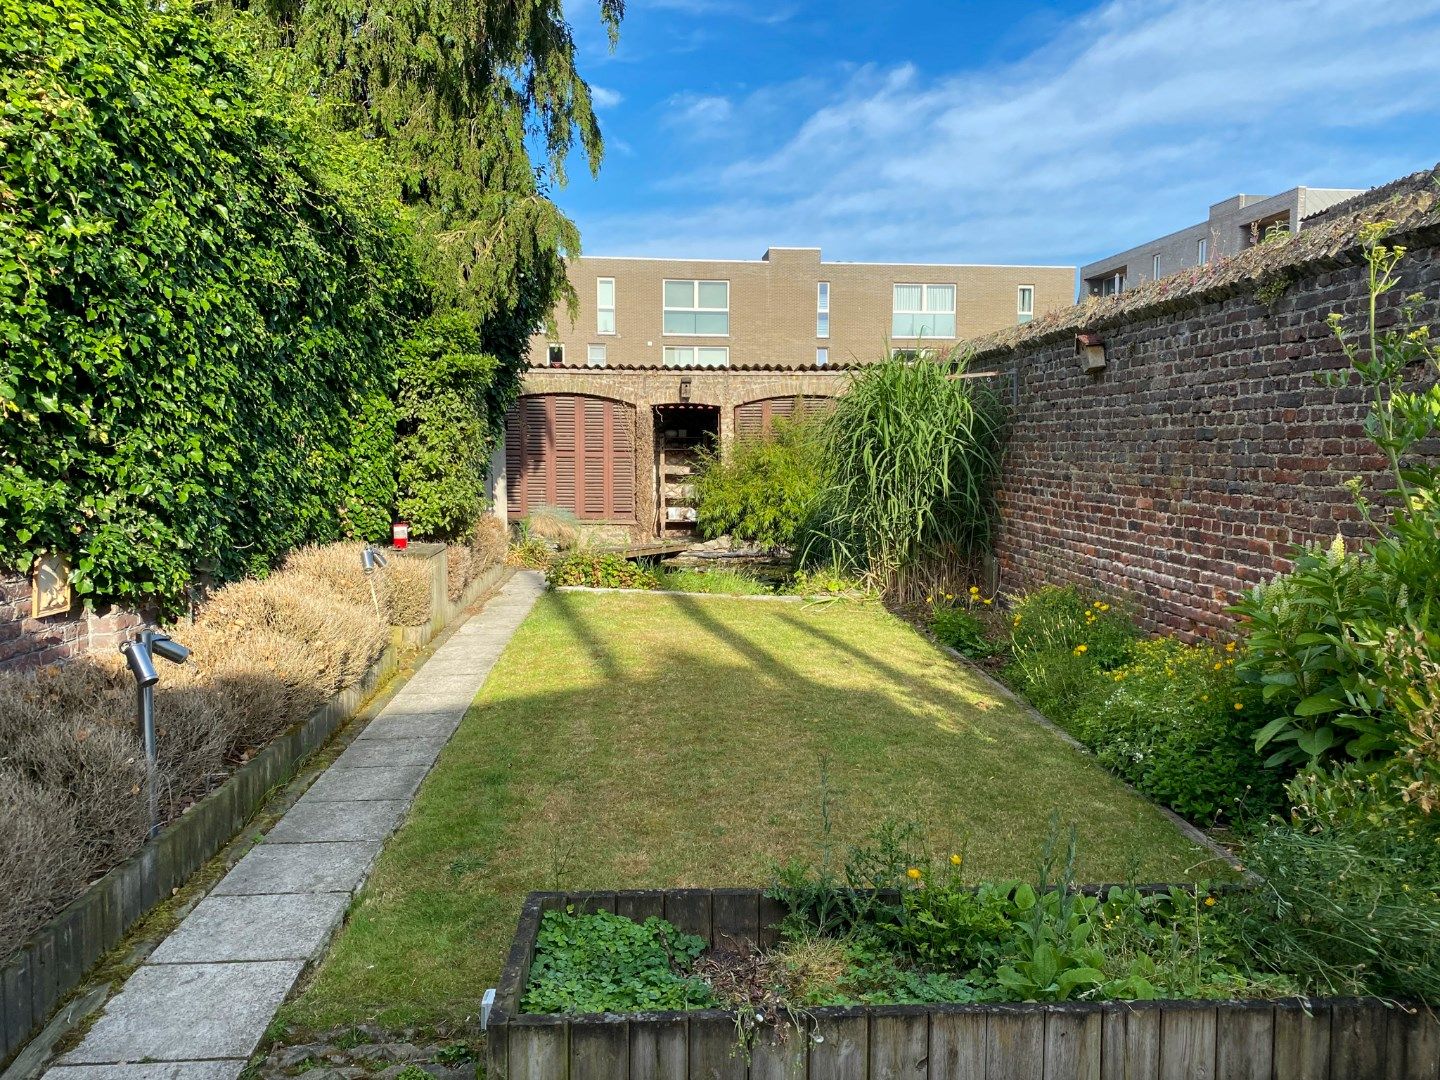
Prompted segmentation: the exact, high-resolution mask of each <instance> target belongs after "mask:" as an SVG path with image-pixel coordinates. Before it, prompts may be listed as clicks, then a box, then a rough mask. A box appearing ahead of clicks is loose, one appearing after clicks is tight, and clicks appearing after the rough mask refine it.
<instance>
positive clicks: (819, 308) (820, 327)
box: [815, 281, 830, 338]
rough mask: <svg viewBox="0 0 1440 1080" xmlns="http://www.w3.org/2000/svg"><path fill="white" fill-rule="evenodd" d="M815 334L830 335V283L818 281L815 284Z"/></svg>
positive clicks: (822, 336)
mask: <svg viewBox="0 0 1440 1080" xmlns="http://www.w3.org/2000/svg"><path fill="white" fill-rule="evenodd" d="M815 336H816V337H817V338H828V337H829V336H830V283H829V282H828V281H821V282H818V283H817V284H816V286H815Z"/></svg>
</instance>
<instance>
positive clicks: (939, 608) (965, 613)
mask: <svg viewBox="0 0 1440 1080" xmlns="http://www.w3.org/2000/svg"><path fill="white" fill-rule="evenodd" d="M925 599H926V601H927V603H928V604H929V606H930V617H929V623H930V632H931V633H933V634H934V635H935V637H936V638H937V639H938V640H939V641H940V643H941V644H943V645H948V646H950V648H952V649H955V650H956V651H957V652H960V653H963V654H964V655H966V656H968V657H970V658H971V659H972V660H983V659H984V658H985V657H987V656H994V655H996V654H997V653H999V652H1002V651H1004V650H1003V648H1002V646H1001V645H1000V644H999V642H997V641H995V640H994V639H992V637H991V636H990V629H989V627H987V626H986V624H985V622H984V621H983V620H982V619H981V615H980V613H981V612H983V611H984V610H985V609H986V608H989V607H990V606H991V604H992V598H991V597H988V596H982V595H981V594H980V587H979V586H978V585H971V586H970V588H969V590H968V591H967V592H966V593H965V594H964V595H963V596H962V597H961V599H960V600H958V601H957V600H956V599H955V597H954V596H953V595H951V594H949V593H944V594H942V595H940V596H938V597H937V596H927V597H926V598H925Z"/></svg>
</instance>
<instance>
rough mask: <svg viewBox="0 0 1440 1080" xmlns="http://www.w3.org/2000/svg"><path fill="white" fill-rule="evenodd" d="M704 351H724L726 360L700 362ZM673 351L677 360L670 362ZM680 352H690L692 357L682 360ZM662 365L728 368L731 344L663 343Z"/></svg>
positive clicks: (661, 350) (666, 366) (667, 366)
mask: <svg viewBox="0 0 1440 1080" xmlns="http://www.w3.org/2000/svg"><path fill="white" fill-rule="evenodd" d="M690 336H694V335H690ZM702 352H718V353H724V354H725V362H724V363H723V364H701V363H700V362H699V359H700V353H702ZM671 353H674V354H675V355H676V362H675V363H673V364H672V363H670V362H669V361H668V359H667V357H668V356H669V355H670V354H671ZM680 353H689V354H690V359H689V360H681V359H679V354H680ZM660 366H661V367H665V368H677V367H706V368H728V367H729V366H730V346H728V345H663V346H661V348H660Z"/></svg>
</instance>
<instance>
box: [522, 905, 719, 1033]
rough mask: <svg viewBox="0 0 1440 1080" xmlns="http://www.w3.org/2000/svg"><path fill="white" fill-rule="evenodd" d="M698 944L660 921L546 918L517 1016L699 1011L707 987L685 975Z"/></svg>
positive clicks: (710, 997) (571, 915) (708, 1001)
mask: <svg viewBox="0 0 1440 1080" xmlns="http://www.w3.org/2000/svg"><path fill="white" fill-rule="evenodd" d="M704 949H705V941H704V939H703V938H699V937H696V936H695V935H693V934H683V933H681V932H680V931H679V930H676V929H675V927H674V926H672V925H671V924H670V923H668V922H666V921H665V920H664V919H658V918H655V917H653V916H652V917H650V918H648V919H646V920H645V921H644V922H643V923H637V922H635V921H634V920H632V919H627V918H625V917H624V916H621V915H611V914H609V913H608V912H596V913H594V914H588V915H584V914H577V913H576V912H575V910H574V909H573V908H568V909H566V910H565V911H547V912H546V913H545V915H544V917H543V918H542V919H541V920H540V930H539V933H538V934H537V935H536V938H535V960H534V962H533V963H532V964H531V967H530V981H529V983H528V984H527V985H526V988H525V996H524V998H523V1000H522V1001H521V1009H522V1010H523V1011H525V1012H529V1013H598V1012H631V1011H637V1010H658V1009H704V1008H709V1007H711V1006H712V1005H714V1004H715V998H714V994H713V992H712V991H711V990H710V987H709V986H707V985H706V984H705V983H703V982H701V981H700V980H698V979H696V978H694V977H693V976H692V975H691V970H692V968H693V967H694V964H695V961H696V959H697V958H698V957H699V956H700V953H701V952H703V951H704Z"/></svg>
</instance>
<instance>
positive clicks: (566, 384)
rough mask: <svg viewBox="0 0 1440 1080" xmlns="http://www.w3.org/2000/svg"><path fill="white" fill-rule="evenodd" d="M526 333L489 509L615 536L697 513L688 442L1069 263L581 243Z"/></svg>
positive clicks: (958, 325) (1050, 292)
mask: <svg viewBox="0 0 1440 1080" xmlns="http://www.w3.org/2000/svg"><path fill="white" fill-rule="evenodd" d="M570 274H571V283H572V284H573V286H574V287H575V291H576V293H577V295H578V298H579V311H578V314H577V315H576V317H575V318H574V319H573V320H572V319H571V318H570V315H569V312H568V311H567V310H566V309H565V308H564V307H563V305H562V306H561V307H560V308H559V309H557V311H556V313H555V315H554V318H553V320H552V325H551V326H549V327H547V328H546V329H545V331H544V332H541V333H537V334H536V335H535V337H534V338H533V339H532V341H531V351H530V358H531V368H530V372H529V373H528V374H527V376H526V380H525V384H524V387H523V390H522V396H521V398H520V400H519V402H518V403H517V405H516V407H515V408H514V409H513V410H512V411H511V414H510V416H509V418H508V424H507V431H506V442H505V452H504V455H503V458H502V457H501V456H500V455H497V457H496V460H495V462H494V463H493V467H492V473H493V487H494V492H493V494H494V496H495V501H496V508H497V512H504V513H505V514H506V515H507V516H509V517H517V518H518V517H523V516H524V515H526V514H529V513H531V512H533V511H535V510H537V509H540V508H558V509H560V510H562V511H564V512H566V513H569V514H573V515H574V516H575V517H576V518H577V519H579V520H580V521H581V522H583V523H585V524H586V525H587V526H590V527H592V528H595V529H596V530H597V531H601V532H604V533H608V534H610V535H611V536H612V537H614V538H616V539H619V538H620V536H621V535H628V536H633V537H636V538H645V537H656V536H660V537H670V536H677V537H678V536H684V535H687V534H688V533H689V532H691V531H692V530H693V523H694V510H693V499H692V498H691V494H692V493H691V490H690V487H689V483H688V478H689V477H690V474H691V471H692V469H693V467H694V464H695V458H696V454H697V453H698V452H699V451H701V450H702V449H704V448H707V447H713V446H721V447H723V446H727V445H729V443H730V442H731V441H732V440H733V439H734V437H735V436H736V435H737V434H739V435H744V434H747V433H757V432H760V431H763V430H765V429H766V428H767V427H768V425H769V424H770V422H771V420H772V419H773V418H774V417H777V416H785V415H789V414H791V413H793V412H794V411H795V410H796V409H797V408H798V409H821V408H824V407H826V405H827V403H828V402H829V400H830V399H833V398H834V397H835V396H836V395H837V394H839V393H840V392H841V391H842V390H843V389H844V387H845V385H846V383H847V382H848V380H849V378H850V375H851V373H852V372H853V371H854V370H855V368H856V367H858V366H861V365H864V364H866V363H869V362H872V361H874V360H876V359H879V358H881V357H883V356H885V355H887V351H889V350H916V349H924V348H936V349H948V348H950V347H953V346H954V345H956V344H958V343H960V342H962V341H965V340H967V339H969V338H973V337H978V336H980V335H983V334H987V333H990V332H991V331H994V330H1000V329H1003V328H1005V327H1008V326H1014V325H1016V324H1017V323H1023V322H1028V321H1029V320H1030V319H1031V318H1033V317H1034V316H1036V315H1038V314H1043V313H1044V312H1047V311H1051V310H1053V309H1056V308H1063V307H1067V306H1069V305H1070V304H1071V303H1073V300H1074V293H1075V268H1074V267H1068V266H971V265H946V264H909V263H846V262H824V261H822V260H821V258H820V249H819V248H771V249H770V250H768V251H767V252H765V254H764V256H763V257H762V258H759V259H755V260H713V259H638V258H592V257H588V256H587V257H582V258H578V259H575V260H574V261H572V263H571V266H570Z"/></svg>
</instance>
